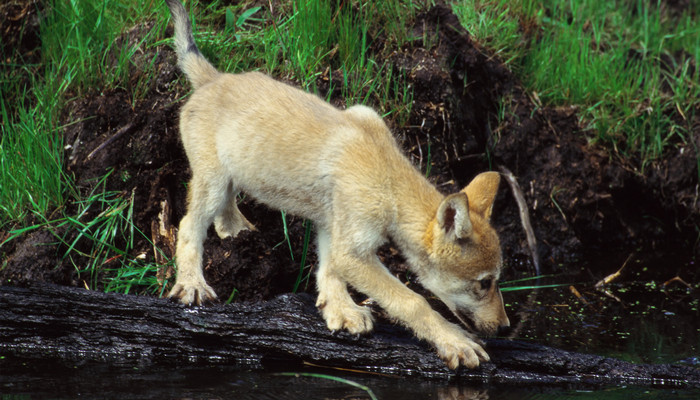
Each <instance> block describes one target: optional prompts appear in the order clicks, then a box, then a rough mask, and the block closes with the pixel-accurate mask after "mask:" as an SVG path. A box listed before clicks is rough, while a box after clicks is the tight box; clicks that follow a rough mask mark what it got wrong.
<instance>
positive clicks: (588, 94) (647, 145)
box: [454, 0, 700, 170]
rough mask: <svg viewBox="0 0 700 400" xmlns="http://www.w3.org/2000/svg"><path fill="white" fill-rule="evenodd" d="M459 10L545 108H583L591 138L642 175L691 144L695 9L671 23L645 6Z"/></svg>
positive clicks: (472, 5)
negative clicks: (669, 151) (668, 152)
mask: <svg viewBox="0 0 700 400" xmlns="http://www.w3.org/2000/svg"><path fill="white" fill-rule="evenodd" d="M454 8H455V11H456V12H457V13H458V15H459V16H460V18H461V21H462V23H463V24H464V25H465V27H466V28H467V29H468V30H470V31H472V32H473V34H474V35H475V36H476V37H477V39H478V40H480V41H483V42H484V43H485V44H486V45H489V46H495V49H496V50H497V53H498V54H501V56H502V58H503V59H504V60H506V61H507V62H508V63H509V65H510V66H511V68H512V69H513V70H514V71H516V73H517V74H518V75H520V77H521V78H522V80H523V81H524V83H525V85H526V87H527V88H528V90H530V91H531V92H533V93H535V94H536V95H537V97H538V98H539V99H541V100H542V101H543V102H544V103H545V104H551V105H575V106H578V107H579V109H580V115H581V117H582V123H583V124H584V126H586V127H587V128H588V129H589V130H590V131H591V132H592V134H591V138H592V139H594V140H597V141H599V142H601V143H603V144H604V145H606V146H608V147H609V148H610V149H611V150H612V151H614V152H617V153H618V154H619V155H620V156H622V157H624V158H628V159H632V160H636V163H637V165H638V167H639V168H640V169H641V170H643V168H644V167H645V166H646V165H647V164H648V163H649V162H650V161H652V160H654V159H656V158H658V157H660V156H661V155H662V154H663V152H664V151H665V150H666V149H667V148H668V146H670V145H673V144H674V143H681V142H684V141H687V140H688V131H689V129H690V128H691V126H690V124H691V121H692V118H693V116H694V113H695V112H697V109H698V105H700V71H698V69H697V68H695V67H694V66H695V65H696V63H697V60H698V57H699V56H700V24H697V22H696V21H694V19H693V14H692V12H693V10H690V12H688V13H686V14H684V15H680V16H671V15H670V14H668V13H664V12H663V11H662V5H661V3H660V2H654V1H652V2H649V1H641V0H617V1H603V0H580V1H553V0H515V1H508V2H506V1H500V0H498V1H495V0H493V1H482V0H471V1H468V2H457V3H455V4H454ZM698 8H700V7H697V6H696V7H695V10H694V12H696V13H697V12H698V11H700V10H698Z"/></svg>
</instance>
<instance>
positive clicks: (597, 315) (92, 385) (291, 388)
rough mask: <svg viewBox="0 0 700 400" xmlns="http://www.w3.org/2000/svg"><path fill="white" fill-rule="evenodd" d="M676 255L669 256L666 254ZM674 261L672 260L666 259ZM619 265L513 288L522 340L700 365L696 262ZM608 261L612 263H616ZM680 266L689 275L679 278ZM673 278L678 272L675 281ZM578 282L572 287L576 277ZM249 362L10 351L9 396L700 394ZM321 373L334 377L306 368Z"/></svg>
mask: <svg viewBox="0 0 700 400" xmlns="http://www.w3.org/2000/svg"><path fill="white" fill-rule="evenodd" d="M666 262H667V261H666ZM666 265H668V264H666ZM615 269H616V268H611V267H600V266H598V267H597V269H595V270H594V269H592V268H591V267H589V266H583V267H582V268H581V271H580V273H578V274H574V275H559V276H556V277H553V278H550V281H547V282H542V283H553V282H557V283H565V285H564V286H561V287H557V288H551V289H541V290H539V291H538V292H537V296H536V298H535V299H534V301H530V298H529V296H530V295H531V293H532V292H531V291H518V292H507V293H505V294H504V298H505V300H506V303H508V306H507V307H508V312H509V314H511V315H512V316H513V317H512V320H513V321H514V322H516V323H517V321H518V320H519V319H520V318H519V317H518V316H517V314H518V311H523V310H529V311H530V313H529V314H528V315H527V317H526V318H525V319H524V321H523V323H522V324H521V326H520V327H519V329H518V331H517V338H518V339H520V340H531V341H536V342H540V343H544V344H547V345H550V346H554V347H559V348H563V349H567V350H575V351H580V352H584V353H593V354H599V355H605V356H613V357H616V358H620V359H625V360H628V361H632V362H643V363H679V364H683V365H688V366H695V367H696V368H700V283H699V282H700V276H699V275H700V274H699V272H698V271H697V270H696V268H695V266H694V264H692V263H685V264H683V265H682V267H680V268H675V269H673V270H670V269H669V268H667V267H664V268H655V267H654V266H653V265H647V264H643V263H641V262H632V263H631V264H629V266H627V267H626V269H625V271H623V275H622V277H621V278H619V279H618V280H616V281H614V282H613V283H612V284H611V285H609V286H608V288H607V293H606V292H604V291H601V290H597V289H595V288H594V287H593V285H594V283H595V282H596V281H597V280H598V279H600V278H602V277H604V276H605V275H607V274H608V273H612V272H614V271H615ZM606 271H608V272H606ZM676 275H678V276H679V277H680V278H681V279H682V280H683V282H685V283H687V284H689V285H690V286H689V287H688V286H686V284H685V283H683V282H681V281H678V280H675V281H674V280H672V278H674V277H675V276H676ZM669 281H670V282H669ZM572 286H573V287H574V288H575V289H576V290H575V291H574V290H572V289H571V287H572ZM287 372H301V373H302V375H298V376H287V375H280V374H278V373H272V372H265V373H263V372H248V371H241V370H236V369H233V368H228V367H197V366H183V367H179V368H178V367H159V366H155V367H154V366H148V367H143V368H133V367H130V368H124V367H118V366H114V365H104V364H96V363H78V364H70V363H62V362H49V361H36V360H18V359H9V358H2V359H0V400H9V399H74V398H85V399H98V398H99V399H102V398H120V399H369V398H370V395H369V393H368V392H367V391H365V390H363V389H362V388H358V387H356V386H352V385H350V384H348V383H344V382H339V381H336V380H331V379H329V377H330V376H332V377H340V378H345V379H348V380H351V381H353V382H354V383H356V384H359V385H363V386H366V387H367V388H369V389H370V390H371V391H372V392H373V394H374V395H375V396H376V398H378V399H382V400H390V399H449V400H453V399H454V400H456V399H489V398H491V399H517V400H524V399H540V400H546V399H632V398H633V399H679V400H680V399H699V398H700V391H698V390H694V391H693V390H669V389H667V390H663V389H647V388H636V387H601V388H594V389H592V390H591V389H588V388H586V389H585V390H581V388H570V387H536V386H529V387H522V386H505V385H490V386H478V385H477V386H457V385H454V384H451V383H449V382H444V381H440V380H435V381H427V380H422V379H417V378H400V377H399V378H397V377H385V376H378V375H372V374H359V373H350V372H343V371H333V370H311V369H307V370H303V371H299V370H296V371H287ZM312 372H313V373H318V374H323V375H326V377H323V376H321V377H319V376H308V375H304V374H309V373H312Z"/></svg>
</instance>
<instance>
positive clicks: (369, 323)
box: [316, 296, 374, 335]
mask: <svg viewBox="0 0 700 400" xmlns="http://www.w3.org/2000/svg"><path fill="white" fill-rule="evenodd" d="M316 307H318V308H319V310H321V314H322V315H323V319H324V320H325V321H326V325H327V326H328V329H330V330H331V331H339V330H341V329H346V330H347V331H348V332H350V333H352V334H353V335H359V334H363V333H368V332H371V331H372V328H373V327H374V322H373V319H372V312H371V311H370V309H369V308H367V307H362V306H358V305H357V304H355V303H351V304H345V303H343V302H338V301H330V300H324V299H322V298H321V296H319V298H318V301H317V302H316Z"/></svg>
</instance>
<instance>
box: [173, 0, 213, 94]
mask: <svg viewBox="0 0 700 400" xmlns="http://www.w3.org/2000/svg"><path fill="white" fill-rule="evenodd" d="M165 2H166V3H167V5H168V8H169V9H170V14H171V15H172V17H173V24H174V25H175V52H176V53H177V60H178V66H180V69H181V70H182V71H183V72H184V73H185V75H187V78H188V79H189V80H190V82H192V86H194V88H195V89H197V88H198V87H200V86H202V85H205V84H206V83H207V82H210V81H212V80H213V79H214V78H216V77H217V76H218V75H219V72H218V71H217V70H216V68H214V66H213V65H211V63H210V62H209V61H207V59H206V58H204V56H203V55H202V53H200V52H199V49H198V48H197V45H196V44H195V43H194V36H193V35H192V25H191V24H190V17H189V15H187V10H185V7H184V6H183V5H182V3H181V2H180V0H165Z"/></svg>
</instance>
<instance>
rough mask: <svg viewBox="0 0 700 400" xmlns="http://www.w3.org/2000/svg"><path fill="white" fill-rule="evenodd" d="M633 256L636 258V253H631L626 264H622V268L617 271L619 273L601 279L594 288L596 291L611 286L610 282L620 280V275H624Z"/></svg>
mask: <svg viewBox="0 0 700 400" xmlns="http://www.w3.org/2000/svg"><path fill="white" fill-rule="evenodd" d="M632 256H634V253H631V254H630V255H629V256H627V259H626V260H625V262H624V263H622V266H621V267H620V269H618V270H617V272H615V273H612V274H610V275H608V276H606V277H605V278H603V279H601V280H599V281H598V283H596V284H595V286H593V287H594V288H596V289H600V288H603V287H605V286H606V285H608V284H610V282H612V281H614V280H615V279H617V278H619V277H620V275H622V270H623V269H624V268H625V267H626V266H627V263H628V262H629V261H630V260H631V259H632Z"/></svg>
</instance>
